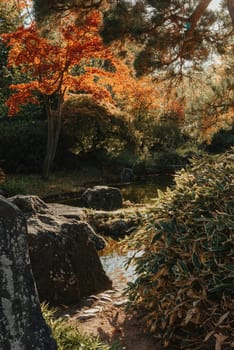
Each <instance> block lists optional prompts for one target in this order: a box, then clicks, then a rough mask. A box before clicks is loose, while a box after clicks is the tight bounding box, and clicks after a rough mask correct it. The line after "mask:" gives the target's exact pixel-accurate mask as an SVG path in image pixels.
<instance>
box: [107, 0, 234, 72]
mask: <svg viewBox="0 0 234 350" xmlns="http://www.w3.org/2000/svg"><path fill="white" fill-rule="evenodd" d="M210 3H211V0H200V1H197V0H193V1H189V2H187V1H183V0H170V1H154V0H153V1H152V0H150V1H146V0H139V1H136V2H130V1H126V0H120V1H118V2H116V3H115V4H114V5H113V6H112V7H111V8H110V9H109V10H108V11H107V12H106V13H105V15H104V24H105V26H104V29H103V31H102V35H103V37H104V40H105V42H106V43H110V42H112V41H116V40H122V41H123V40H131V41H134V42H135V43H136V45H139V46H138V47H139V49H138V51H137V55H136V58H135V68H136V70H137V72H138V74H146V73H151V72H155V71H156V70H160V71H161V70H162V69H164V70H165V71H166V72H167V74H168V75H169V76H170V77H172V76H174V75H175V73H176V74H177V75H182V74H183V73H184V72H185V71H187V69H188V67H193V69H196V68H198V67H201V63H203V62H205V61H207V60H208V59H209V58H210V56H211V54H212V53H213V52H215V53H218V52H223V51H224V50H225V48H226V47H227V45H228V44H229V43H230V35H231V31H232V25H231V18H230V16H228V15H227V14H228V12H227V6H226V4H224V3H223V5H222V8H221V9H220V10H219V11H212V10H210V9H208V6H209V4H210ZM232 6H233V0H231V1H229V2H228V9H229V11H230V14H231V15H233V12H232V11H233V10H232Z"/></svg>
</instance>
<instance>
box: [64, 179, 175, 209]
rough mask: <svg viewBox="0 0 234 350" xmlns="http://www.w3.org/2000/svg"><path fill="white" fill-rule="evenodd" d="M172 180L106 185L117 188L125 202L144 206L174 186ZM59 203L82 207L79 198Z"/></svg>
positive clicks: (145, 180)
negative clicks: (158, 193) (160, 192)
mask: <svg viewBox="0 0 234 350" xmlns="http://www.w3.org/2000/svg"><path fill="white" fill-rule="evenodd" d="M173 179H174V177H173V175H168V174H166V175H155V176H149V177H146V178H144V179H141V180H138V181H134V182H130V183H123V184H121V183H118V184H108V186H113V187H117V188H119V189H120V190H121V192H122V195H123V199H124V200H125V201H130V202H132V203H139V204H144V203H145V204H146V203H150V202H151V201H152V200H153V199H154V198H156V197H157V191H158V190H161V191H165V190H166V188H167V187H171V186H172V185H173V184H174V182H173ZM61 202H62V203H63V204H67V205H72V206H77V207H79V206H82V201H81V198H80V197H77V198H71V199H66V200H63V201H61Z"/></svg>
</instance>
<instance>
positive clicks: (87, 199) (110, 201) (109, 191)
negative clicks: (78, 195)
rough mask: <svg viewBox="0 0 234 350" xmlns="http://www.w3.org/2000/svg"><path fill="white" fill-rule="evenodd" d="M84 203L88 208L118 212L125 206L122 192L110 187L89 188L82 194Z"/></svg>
mask: <svg viewBox="0 0 234 350" xmlns="http://www.w3.org/2000/svg"><path fill="white" fill-rule="evenodd" d="M82 201H83V203H84V205H85V206H86V207H87V208H93V209H96V210H117V209H120V208H122V206H123V197H122V194H121V191H120V190H119V189H118V188H115V187H108V186H94V187H93V188H88V189H87V190H86V191H85V192H84V193H83V194H82Z"/></svg>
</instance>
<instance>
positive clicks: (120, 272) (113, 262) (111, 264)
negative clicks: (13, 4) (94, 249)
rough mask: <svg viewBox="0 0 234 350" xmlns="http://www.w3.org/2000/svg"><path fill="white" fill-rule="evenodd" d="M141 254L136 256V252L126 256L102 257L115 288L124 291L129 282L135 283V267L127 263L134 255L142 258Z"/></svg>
mask: <svg viewBox="0 0 234 350" xmlns="http://www.w3.org/2000/svg"><path fill="white" fill-rule="evenodd" d="M141 254H142V253H141V252H138V253H137V254H136V253H135V252H134V251H129V252H127V253H126V254H125V255H120V254H118V253H112V254H108V255H105V256H101V257H100V259H101V262H102V266H103V268H104V270H105V272H106V274H107V275H108V276H109V277H110V279H111V280H112V282H113V285H114V287H116V288H118V289H124V288H125V287H126V286H127V283H128V282H130V281H131V282H134V280H135V279H136V275H135V268H134V265H132V264H130V265H128V264H127V262H128V260H129V258H131V257H132V256H133V255H136V256H140V255H141Z"/></svg>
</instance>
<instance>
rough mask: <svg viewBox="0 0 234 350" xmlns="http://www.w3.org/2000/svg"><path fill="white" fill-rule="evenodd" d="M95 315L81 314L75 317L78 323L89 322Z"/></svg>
mask: <svg viewBox="0 0 234 350" xmlns="http://www.w3.org/2000/svg"><path fill="white" fill-rule="evenodd" d="M95 316H96V314H81V315H79V316H78V317H77V319H78V320H80V321H86V320H90V319H91V318H94V317H95Z"/></svg>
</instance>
